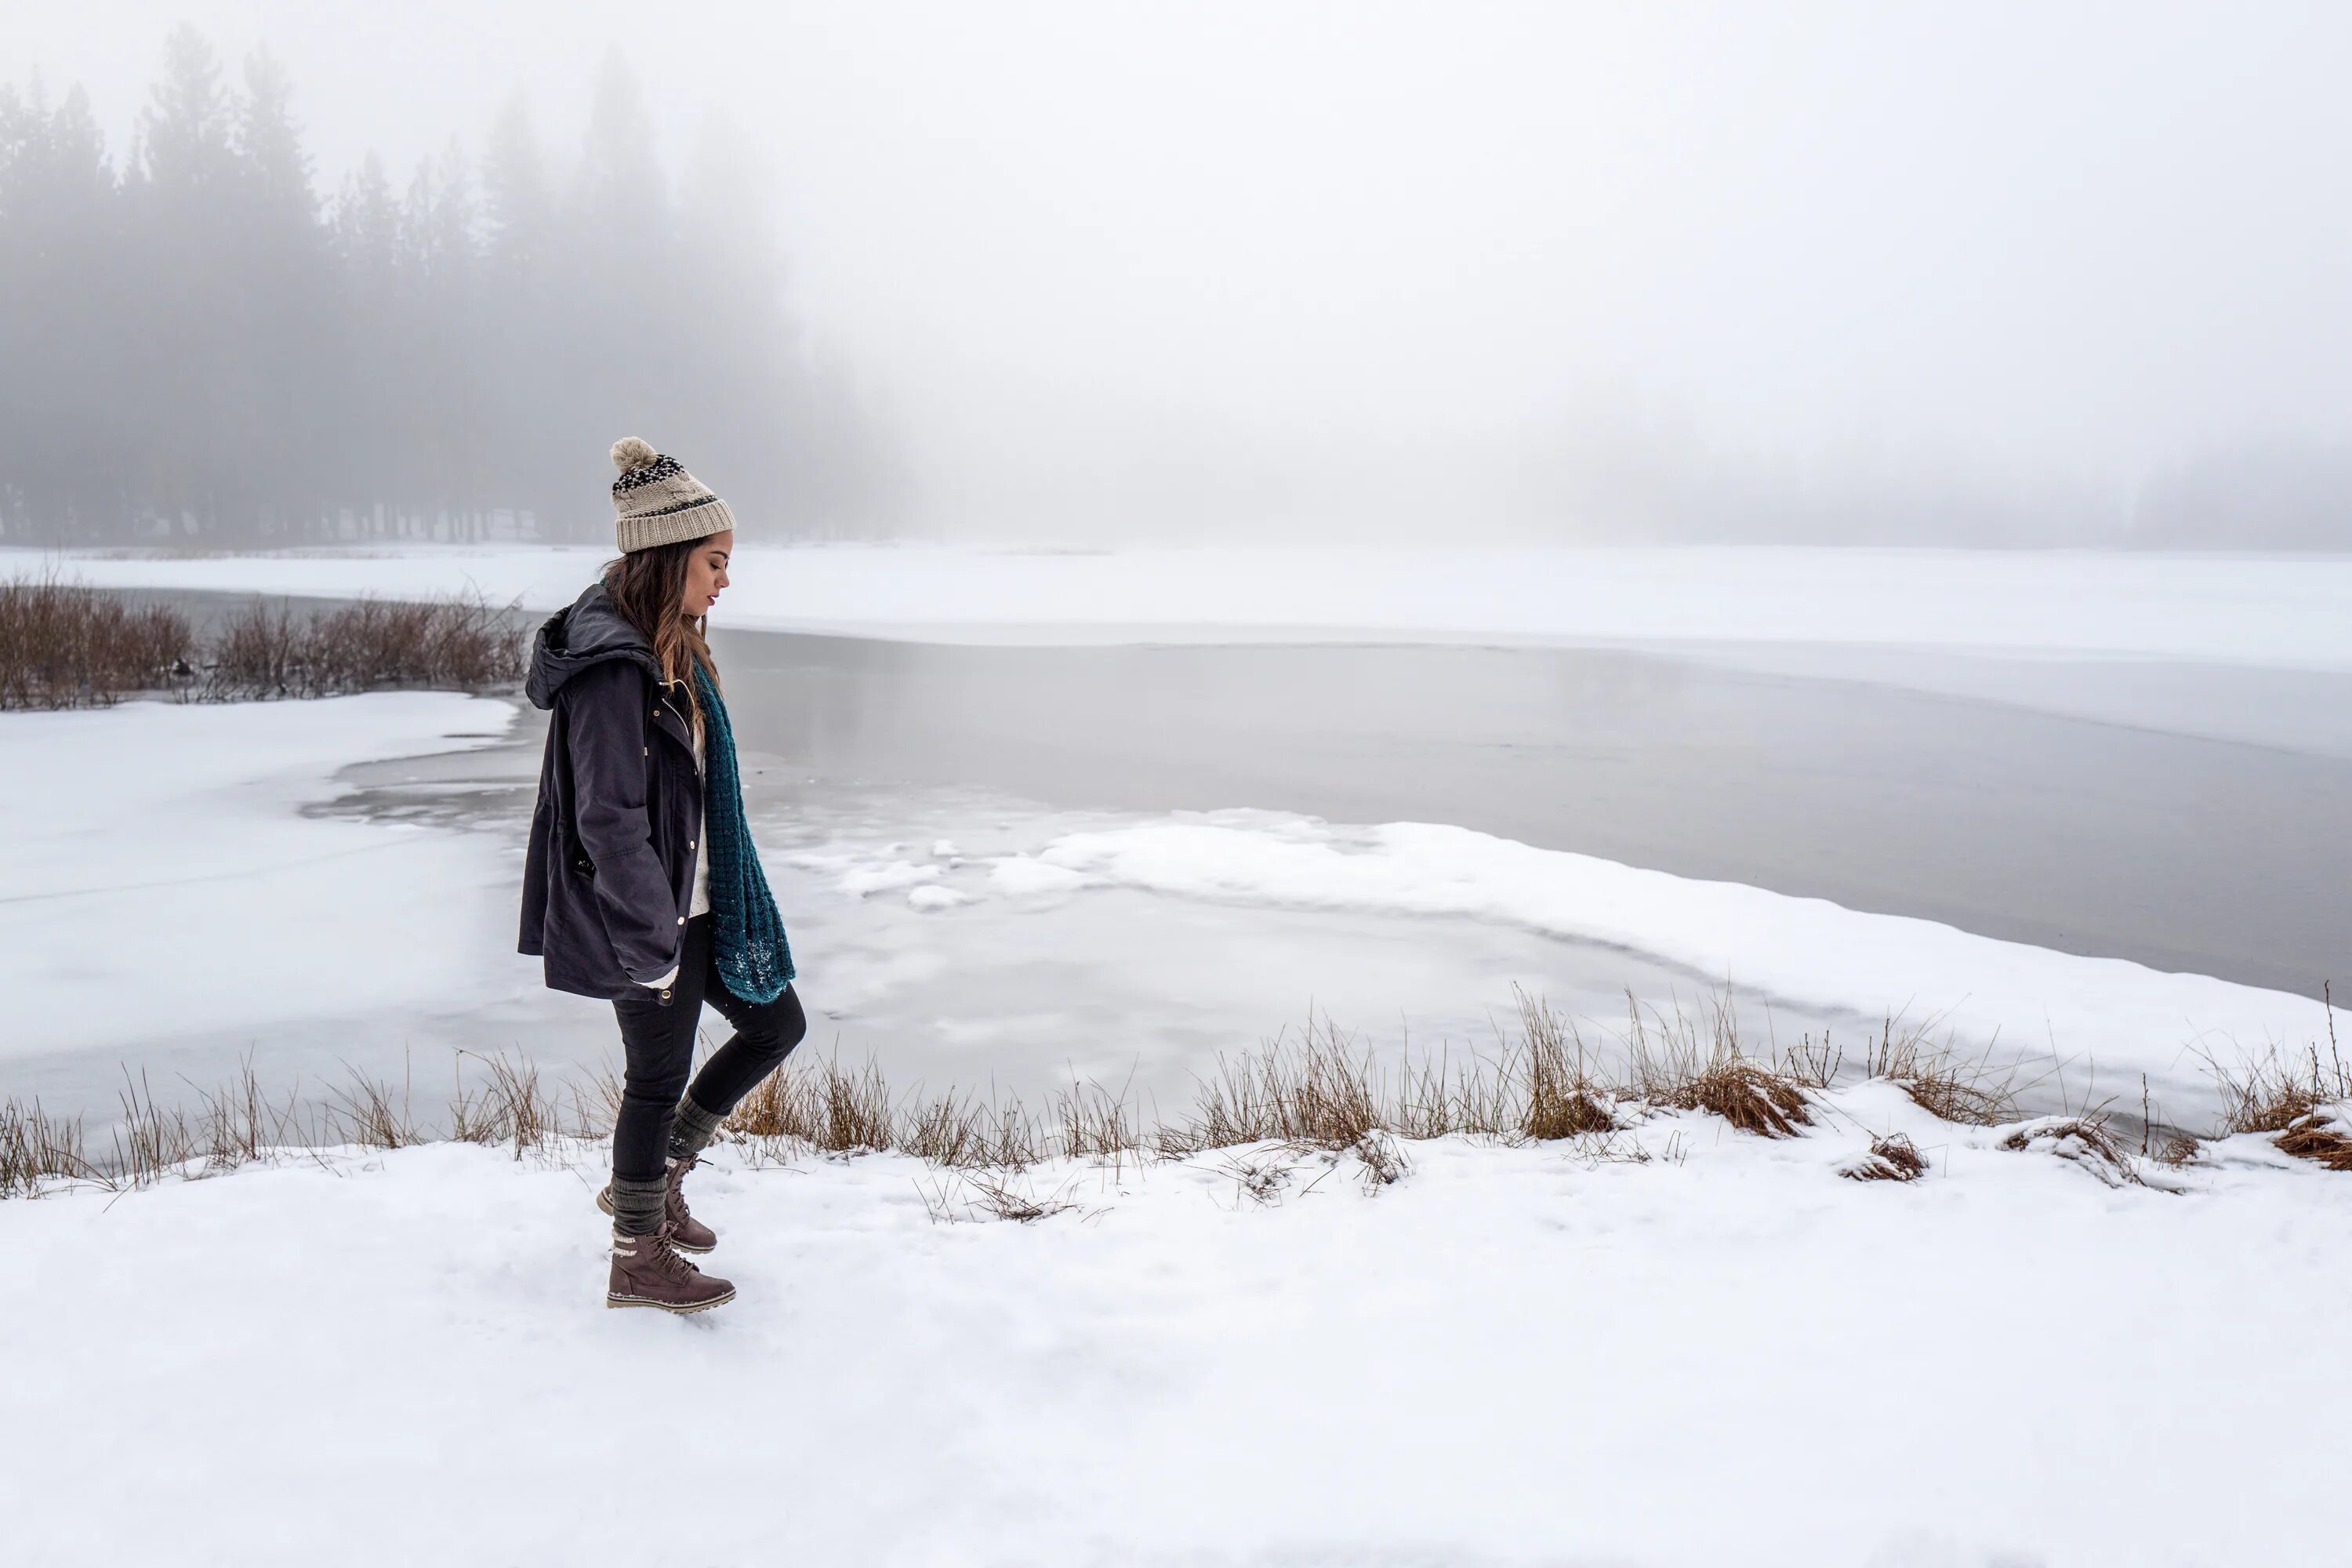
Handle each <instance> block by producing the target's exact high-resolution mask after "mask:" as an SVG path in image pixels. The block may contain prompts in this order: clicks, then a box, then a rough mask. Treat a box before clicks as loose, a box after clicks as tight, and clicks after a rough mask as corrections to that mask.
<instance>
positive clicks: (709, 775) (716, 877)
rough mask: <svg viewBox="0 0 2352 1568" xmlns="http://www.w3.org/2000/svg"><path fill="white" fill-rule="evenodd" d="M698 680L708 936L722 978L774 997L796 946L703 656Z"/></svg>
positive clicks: (733, 987) (755, 997) (785, 980)
mask: <svg viewBox="0 0 2352 1568" xmlns="http://www.w3.org/2000/svg"><path fill="white" fill-rule="evenodd" d="M694 679H695V687H696V689H697V690H698V693H699V694H700V696H701V698H702V730H703V734H702V834H703V838H704V839H705V841H706V842H705V848H706V849H707V850H708V851H709V856H710V913H711V915H712V917H713V918H712V920H711V922H710V924H711V932H710V935H711V945H712V947H713V949H714V950H715V951H716V953H717V957H718V963H719V979H721V980H722V981H725V982H726V984H727V989H728V990H730V991H731V992H733V993H734V994H736V995H738V996H740V997H741V998H743V1000H744V1001H746V1002H772V1001H774V1000H775V999H776V998H777V997H779V996H781V995H782V994H783V992H784V987H785V986H787V985H790V984H792V983H793V950H792V945H791V944H790V943H789V942H786V941H785V940H784V921H783V917H782V916H781V915H779V914H778V913H777V912H776V900H775V898H774V896H773V895H772V894H771V893H770V892H769V891H768V879H767V876H766V874H765V873H763V872H762V871H761V869H760V852H759V850H757V849H755V848H753V847H752V845H751V824H750V823H749V822H746V821H745V820H744V819H743V780H742V776H741V775H740V773H737V772H736V768H735V731H734V728H733V726H731V725H730V724H729V723H728V722H727V704H726V703H724V702H722V701H720V700H719V688H718V687H717V686H716V685H714V684H713V683H712V682H711V679H710V674H709V671H708V670H706V669H704V668H702V666H701V664H700V663H699V662H697V663H696V665H695V667H694Z"/></svg>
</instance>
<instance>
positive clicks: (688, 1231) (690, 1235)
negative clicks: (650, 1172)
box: [596, 1154, 719, 1253]
mask: <svg viewBox="0 0 2352 1568" xmlns="http://www.w3.org/2000/svg"><path fill="white" fill-rule="evenodd" d="M700 1163H701V1162H700V1161H698V1160H697V1159H696V1158H695V1157H694V1156H693V1155H691V1154H689V1155H688V1156H687V1157H686V1158H685V1159H683V1160H672V1161H671V1162H670V1163H669V1175H668V1178H667V1180H668V1182H669V1194H668V1195H667V1197H665V1198H663V1199H662V1218H663V1220H664V1221H666V1222H667V1224H668V1225H669V1226H670V1227H671V1229H672V1231H673V1232H674V1234H673V1235H672V1236H671V1237H670V1245H671V1246H672V1247H677V1249H678V1250H679V1251H680V1252H692V1253H704V1252H709V1250H710V1249H711V1248H712V1247H717V1246H718V1245H719V1233H718V1232H717V1231H715V1230H713V1229H711V1228H710V1227H709V1226H707V1225H705V1224H703V1223H702V1222H701V1221H700V1220H698V1219H697V1218H695V1217H694V1215H691V1214H689V1213H688V1212H687V1207H686V1193H685V1190H684V1187H683V1185H682V1184H683V1183H684V1182H685V1181H686V1173H688V1171H691V1170H692V1169H694V1167H695V1166H697V1165H698V1164H700ZM596 1206H597V1207H598V1208H600V1209H603V1210H604V1212H605V1213H606V1214H611V1213H612V1212H613V1188H612V1185H611V1184H610V1183H607V1184H605V1186H604V1191H602V1192H600V1193H598V1194H596Z"/></svg>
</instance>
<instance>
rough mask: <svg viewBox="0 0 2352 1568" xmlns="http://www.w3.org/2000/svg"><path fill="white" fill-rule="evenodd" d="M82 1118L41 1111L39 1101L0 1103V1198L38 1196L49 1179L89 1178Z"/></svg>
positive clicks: (93, 1172)
mask: <svg viewBox="0 0 2352 1568" xmlns="http://www.w3.org/2000/svg"><path fill="white" fill-rule="evenodd" d="M81 1140H82V1133H81V1122H80V1121H79V1120H76V1121H66V1120H64V1119H62V1118H59V1117H54V1116H48V1115H46V1114H44V1113H43V1112H42V1110H41V1102H40V1101H39V1100H34V1101H32V1102H31V1103H30V1104H19V1103H17V1102H16V1100H9V1101H8V1102H7V1103H6V1104H5V1105H0V1198H15V1197H26V1198H30V1197H38V1196H39V1195H40V1194H41V1190H42V1188H43V1186H44V1185H45V1184H47V1183H48V1182H49V1181H51V1180H55V1179H62V1180H65V1181H92V1180H96V1179H98V1175H99V1173H98V1172H97V1171H96V1170H95V1169H94V1168H93V1167H92V1166H91V1164H90V1163H89V1159H88V1158H87V1157H86V1156H85V1155H84V1154H83V1153H82V1146H81Z"/></svg>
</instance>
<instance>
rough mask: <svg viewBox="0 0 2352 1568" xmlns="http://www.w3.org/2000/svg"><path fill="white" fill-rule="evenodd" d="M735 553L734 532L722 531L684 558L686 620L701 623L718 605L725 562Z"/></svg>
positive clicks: (724, 572)
mask: <svg viewBox="0 0 2352 1568" xmlns="http://www.w3.org/2000/svg"><path fill="white" fill-rule="evenodd" d="M734 553H735V531H734V530H733V529H731V528H728V529H721V530H720V531H719V532H717V533H714V534H712V535H711V536H710V537H709V538H708V539H698V540H697V541H695V543H694V553H693V554H691V555H689V556H688V557H687V558H686V604H685V606H684V608H685V610H686V613H687V615H688V617H689V618H691V619H694V620H700V619H701V618H702V617H703V616H707V615H709V613H710V606H711V605H715V604H717V603H718V602H719V589H721V588H724V587H725V586H727V558H728V557H729V556H730V555H732V554H734Z"/></svg>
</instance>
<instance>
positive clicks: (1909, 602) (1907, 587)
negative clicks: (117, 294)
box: [0, 541, 2352, 670]
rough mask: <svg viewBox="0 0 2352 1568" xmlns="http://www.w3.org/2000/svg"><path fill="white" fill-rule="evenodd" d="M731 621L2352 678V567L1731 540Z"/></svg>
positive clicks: (976, 578) (923, 560)
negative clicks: (1746, 649) (2148, 666)
mask: <svg viewBox="0 0 2352 1568" xmlns="http://www.w3.org/2000/svg"><path fill="white" fill-rule="evenodd" d="M609 553H610V552H608V551H605V550H603V549H601V548H597V547H562V548H550V547H524V546H503V547H501V546H478V547H475V546H466V547H460V546H431V545H423V546H408V547H399V548H391V549H371V548H359V547H354V548H350V549H335V550H318V551H308V552H282V553H273V554H245V555H217V556H173V555H139V554H133V553H124V552H113V553H102V552H41V551H33V550H25V549H16V550H0V576H13V575H16V574H26V573H30V574H41V573H44V572H47V571H55V572H57V573H58V574H63V575H66V576H68V577H71V578H76V579H79V580H80V581H82V582H86V583H89V584H92V585H95V586H99V587H143V588H175V589H184V590H214V591H234V592H259V593H268V594H288V595H317V596H332V597H348V596H352V595H359V594H377V595H407V596H418V595H433V594H438V593H446V592H452V591H467V590H472V589H478V590H479V591H480V592H482V593H483V594H485V595H488V597H490V598H492V599H494V600H499V601H504V600H508V599H514V598H520V600H521V602H522V603H523V605H525V607H527V608H530V609H534V610H546V609H552V608H555V607H557V606H559V605H563V604H567V603H569V602H570V601H571V599H572V596H573V595H575V594H577V593H578V591H579V590H580V588H581V587H582V586H583V585H584V584H586V583H587V582H588V581H589V580H590V579H591V578H592V577H593V575H594V574H595V572H596V569H597V567H598V565H599V564H600V563H602V562H603V561H604V559H605V558H606V557H607V555H609ZM735 577H736V582H735V584H734V586H733V587H731V588H730V589H729V591H728V593H727V595H725V596H724V597H723V598H722V599H721V601H720V605H719V611H718V613H717V616H716V624H717V625H718V626H720V627H722V628H723V627H728V626H736V627H745V628H752V629H762V630H777V631H806V632H824V633H836V634H842V635H849V636H858V637H887V638H894V639H900V640H915V641H934V642H949V643H955V642H973V643H992V642H1008V643H1009V642H1019V643H1033V644H1076V645H1090V644H1111V643H1135V642H1229V641H1234V640H1271V641H1311V642H1329V641H1352V640H1382V641H1411V642H1437V643H1448V642H1496V643H1505V644H1583V645H1639V644H1658V643H1677V644H1708V645H1733V644H1760V645H1767V646H1783V647H1795V646H1800V645H1835V646H1844V647H1902V648H1915V649H1940V650H1946V651H1953V652H1969V653H1979V654H2001V655H2064V656H2069V657H2076V658H2167V659H2181V660H2188V661H2193V662H2201V663H2212V664H2224V665H2264V666H2273V667H2278V668H2301V669H2320V670H2345V669H2352V621H2347V617H2346V616H2344V615H2343V614H2342V611H2341V606H2342V605H2343V604H2344V603H2345V602H2346V600H2347V597H2352V560H2347V559H2341V558H2336V557H2293V558H2290V557H2273V556H2248V555H2222V554H2200V555H2193V556H2191V555H2160V554H2103V553H2093V552H2000V551H1953V550H1872V549H1839V548H1798V547H1790V548H1780V549H1752V548H1734V547H1687V548H1663V547H1661V548H1591V549H1569V548H1551V549H1538V548H1528V549H1499V548H1464V549H1447V550H1435V549H1404V548H1379V547H1372V548H1363V549H1349V550H1347V551H1339V550H1314V549H1304V548H1270V547H1269V548H1247V547H1239V546H1203V547H1198V548H1192V549H1133V550H1122V551H1118V552H1102V553H1094V554H1087V553H1074V552H1042V551H1025V552H1024V551H1017V550H1009V549H989V548H985V547H981V546H975V545H936V544H907V545H845V544H836V545H803V546H769V545H761V544H760V543H758V542H756V541H747V542H746V543H745V544H744V546H743V547H742V549H741V550H740V551H739V552H738V553H737V567H736V572H735Z"/></svg>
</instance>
